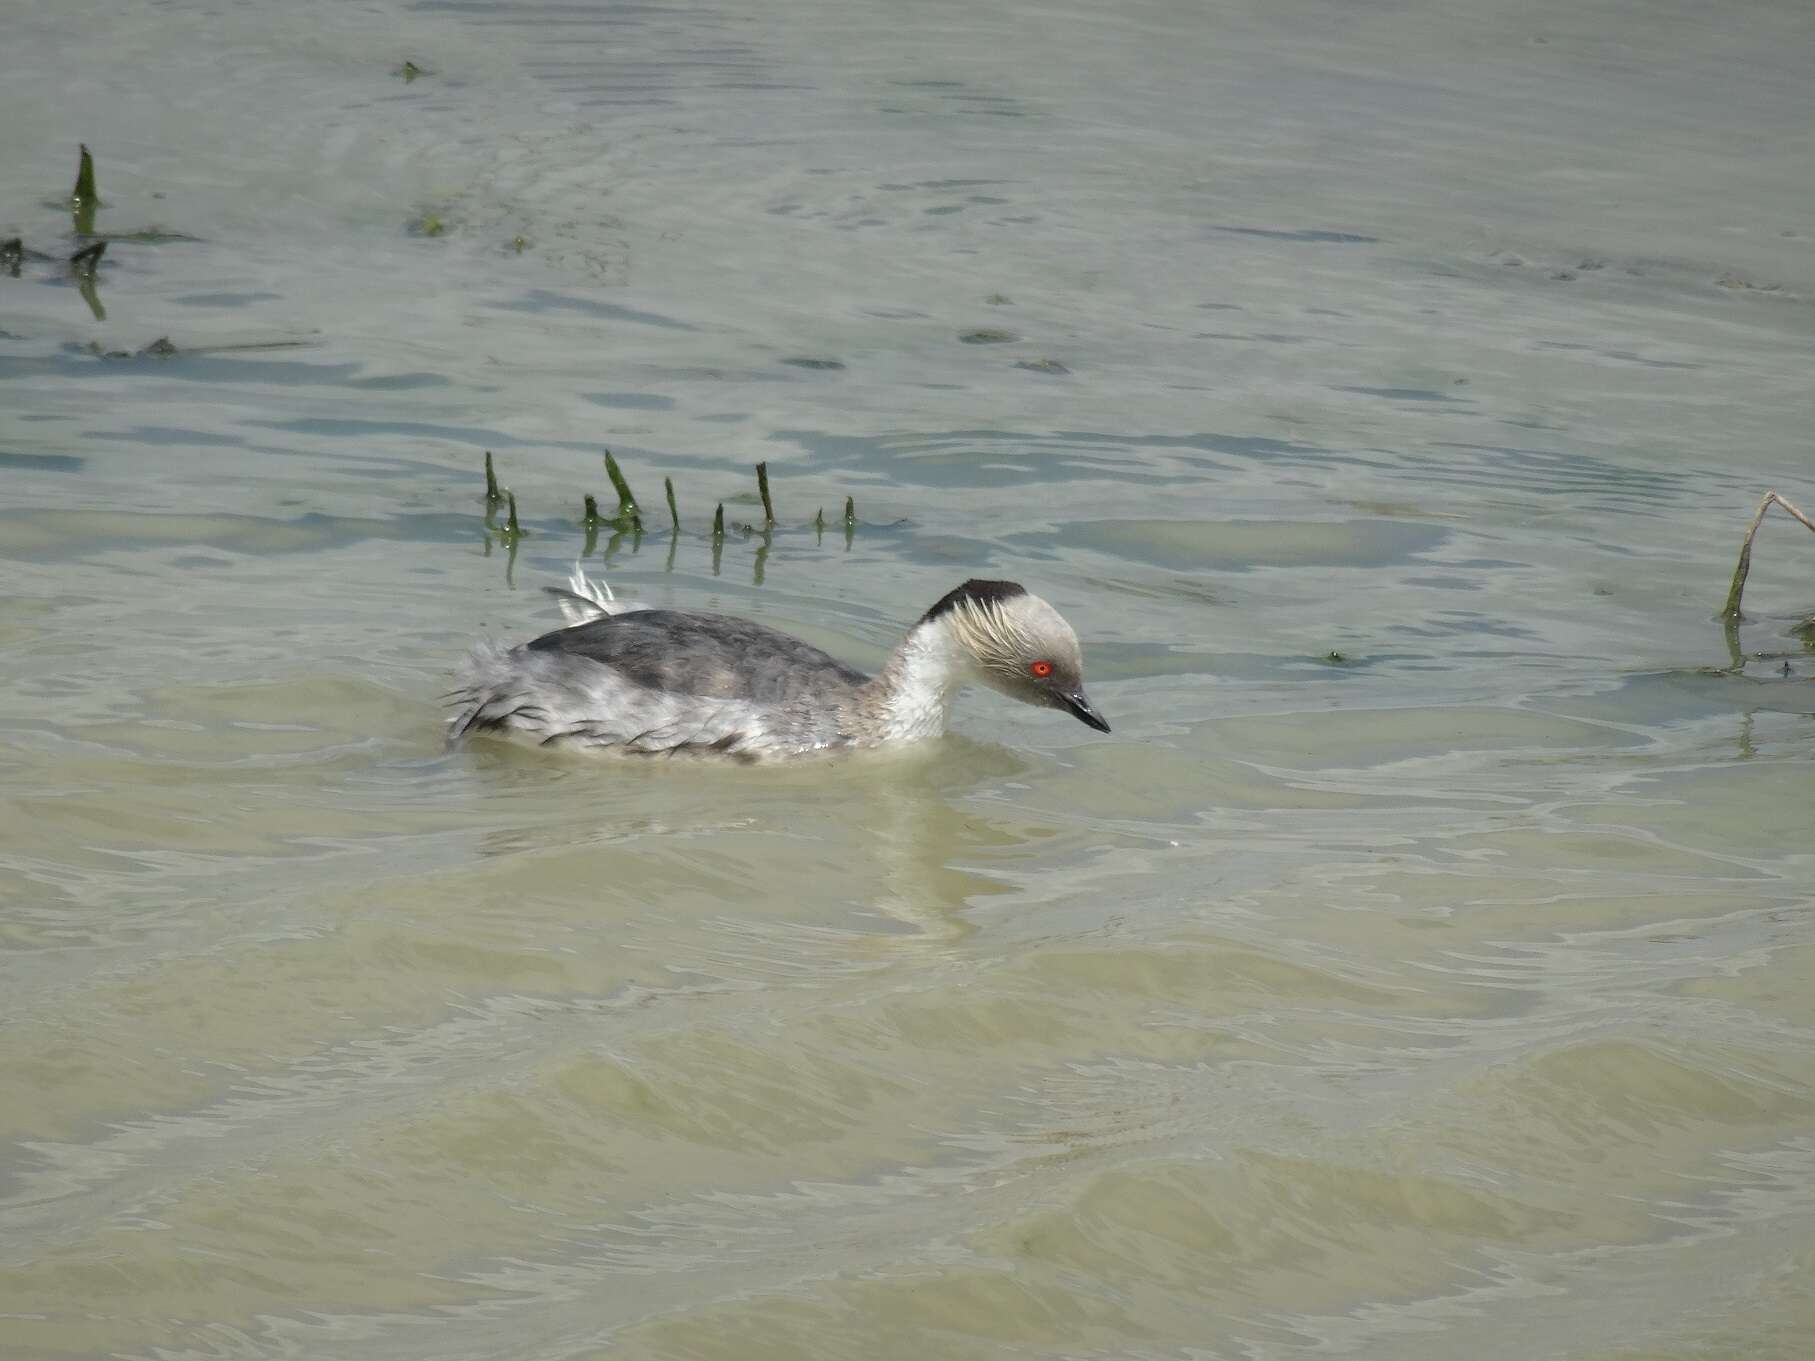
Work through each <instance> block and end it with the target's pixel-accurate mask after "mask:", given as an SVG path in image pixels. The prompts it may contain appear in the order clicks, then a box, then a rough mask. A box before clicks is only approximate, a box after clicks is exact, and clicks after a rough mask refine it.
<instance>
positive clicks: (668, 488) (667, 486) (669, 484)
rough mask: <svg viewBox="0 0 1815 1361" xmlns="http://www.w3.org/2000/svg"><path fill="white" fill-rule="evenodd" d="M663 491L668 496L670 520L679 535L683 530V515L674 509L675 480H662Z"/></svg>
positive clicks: (667, 478) (665, 478) (669, 478)
mask: <svg viewBox="0 0 1815 1361" xmlns="http://www.w3.org/2000/svg"><path fill="white" fill-rule="evenodd" d="M662 490H663V491H665V492H666V493H667V494H668V518H669V519H670V520H671V521H673V522H674V530H675V533H677V534H678V533H679V532H680V529H681V513H680V511H678V510H676V509H675V508H674V479H673V478H672V477H664V478H663V479H662Z"/></svg>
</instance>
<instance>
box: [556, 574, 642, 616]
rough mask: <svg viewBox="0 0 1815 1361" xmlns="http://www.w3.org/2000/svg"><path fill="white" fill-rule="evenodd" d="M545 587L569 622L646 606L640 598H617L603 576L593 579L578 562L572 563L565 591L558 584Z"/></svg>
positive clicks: (626, 611) (629, 611) (625, 612)
mask: <svg viewBox="0 0 1815 1361" xmlns="http://www.w3.org/2000/svg"><path fill="white" fill-rule="evenodd" d="M547 590H548V593H549V594H550V595H552V596H553V597H554V598H555V602H556V603H557V604H558V605H560V607H561V613H562V614H564V615H566V616H567V622H568V623H569V624H584V623H588V622H590V621H591V620H594V619H602V618H606V617H608V616H610V615H614V614H629V613H631V612H632V611H634V610H646V609H648V608H649V606H647V605H645V604H644V603H643V602H642V601H640V600H619V599H618V598H617V597H616V596H615V595H613V594H612V593H611V587H610V585H609V584H608V583H607V582H606V581H605V580H604V579H603V578H601V579H599V580H598V581H594V580H593V579H592V578H591V577H589V576H587V575H586V573H585V572H584V571H582V570H581V569H580V564H579V563H577V562H576V563H574V565H573V575H572V576H570V577H568V578H567V589H566V590H562V589H561V588H560V587H559V586H550V587H548V588H547Z"/></svg>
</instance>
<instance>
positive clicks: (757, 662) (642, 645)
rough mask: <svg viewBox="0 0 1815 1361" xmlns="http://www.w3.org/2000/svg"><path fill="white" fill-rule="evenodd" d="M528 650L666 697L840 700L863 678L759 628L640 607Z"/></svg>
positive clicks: (559, 632) (559, 633) (545, 638)
mask: <svg viewBox="0 0 1815 1361" xmlns="http://www.w3.org/2000/svg"><path fill="white" fill-rule="evenodd" d="M527 648H528V650H529V651H531V652H542V653H551V654H556V655H560V656H565V657H577V658H586V659H588V660H590V661H594V662H598V663H601V664H602V665H605V666H608V667H611V668H612V669H613V670H615V671H616V672H617V673H618V674H619V675H620V676H622V677H623V679H625V680H627V681H629V682H631V683H632V684H633V685H640V686H643V687H644V688H645V689H649V690H656V691H660V692H662V693H665V694H670V695H698V696H701V697H704V698H711V699H721V700H743V701H747V702H749V703H754V704H787V703H788V702H789V701H791V700H796V699H800V698H802V697H808V696H812V695H816V694H835V695H843V694H846V693H848V692H849V691H850V689H851V688H852V687H853V686H858V685H862V684H863V683H864V682H865V681H866V680H868V679H869V677H867V676H865V675H864V674H863V673H862V672H861V671H857V670H855V669H853V668H852V667H849V666H846V665H845V664H844V663H843V662H840V661H838V660H837V659H836V658H834V657H832V656H831V655H829V654H828V653H825V652H821V651H820V650H819V649H818V648H816V647H813V646H811V645H809V644H807V643H803V642H801V641H800V639H798V638H790V637H789V636H788V635H787V634H785V633H780V632H778V631H776V630H775V629H772V628H767V627H765V626H763V625H762V624H757V623H752V622H751V621H750V620H748V619H738V618H734V617H732V616H730V615H722V614H704V613H697V612H695V611H692V610H638V611H636V612H634V613H631V614H618V615H610V616H607V617H604V618H599V619H592V620H588V621H587V622H586V623H584V624H576V625H574V626H573V627H571V628H564V629H556V630H555V631H554V632H553V633H545V634H543V635H542V636H541V637H540V638H537V639H535V640H534V641H533V642H531V643H529V644H527Z"/></svg>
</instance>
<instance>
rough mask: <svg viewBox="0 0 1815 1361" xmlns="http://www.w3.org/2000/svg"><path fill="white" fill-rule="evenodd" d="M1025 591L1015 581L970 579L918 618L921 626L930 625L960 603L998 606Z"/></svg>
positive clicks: (941, 598) (940, 598)
mask: <svg viewBox="0 0 1815 1361" xmlns="http://www.w3.org/2000/svg"><path fill="white" fill-rule="evenodd" d="M1026 594H1027V590H1026V588H1025V587H1023V586H1022V585H1021V584H1020V583H1019V582H1015V581H985V580H983V579H982V578H981V577H972V578H971V579H970V580H969V581H967V582H965V583H964V584H963V585H962V586H956V587H953V588H952V589H951V590H949V591H947V592H946V593H945V594H944V595H942V596H940V597H939V599H938V600H936V601H935V602H934V603H933V607H932V609H930V610H928V611H927V612H926V613H925V614H923V615H921V616H920V622H921V623H923V624H927V623H931V622H932V621H933V620H935V619H937V618H938V617H939V616H940V615H942V614H950V613H951V612H952V611H953V610H955V609H957V608H958V605H959V604H960V602H969V603H970V604H972V605H999V604H1001V603H1002V602H1003V601H1004V600H1013V599H1014V598H1015V597H1016V596H1018V595H1026Z"/></svg>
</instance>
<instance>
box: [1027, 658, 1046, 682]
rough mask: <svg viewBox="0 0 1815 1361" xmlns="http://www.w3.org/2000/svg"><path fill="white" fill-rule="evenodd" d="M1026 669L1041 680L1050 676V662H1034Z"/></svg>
mask: <svg viewBox="0 0 1815 1361" xmlns="http://www.w3.org/2000/svg"><path fill="white" fill-rule="evenodd" d="M1027 669H1028V670H1029V671H1031V672H1033V673H1034V675H1036V676H1038V677H1039V678H1040V679H1041V680H1045V679H1046V678H1047V677H1048V676H1050V675H1052V663H1051V662H1035V663H1034V664H1033V665H1032V666H1030V667H1028V668H1027Z"/></svg>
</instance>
